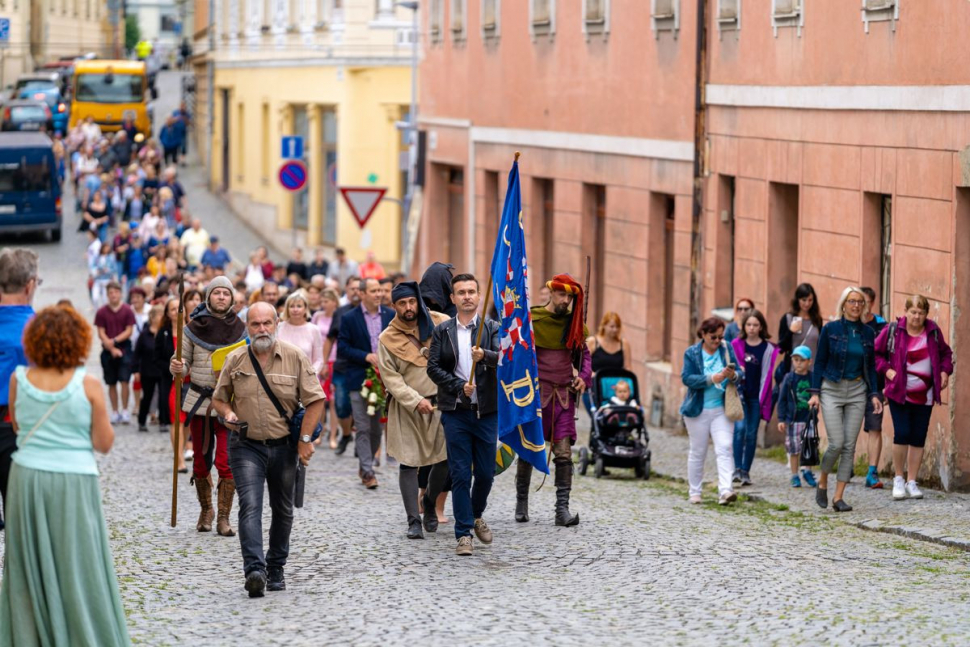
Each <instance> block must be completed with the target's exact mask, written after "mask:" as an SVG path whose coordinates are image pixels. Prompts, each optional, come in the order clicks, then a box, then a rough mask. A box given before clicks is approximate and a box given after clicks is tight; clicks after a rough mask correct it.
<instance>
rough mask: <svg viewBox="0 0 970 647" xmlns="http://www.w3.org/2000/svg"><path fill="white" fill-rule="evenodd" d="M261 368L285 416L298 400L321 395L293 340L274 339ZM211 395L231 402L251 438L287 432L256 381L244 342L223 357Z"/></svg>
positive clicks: (280, 435) (306, 401) (309, 400)
mask: <svg viewBox="0 0 970 647" xmlns="http://www.w3.org/2000/svg"><path fill="white" fill-rule="evenodd" d="M262 369H263V375H265V376H266V381H267V382H268V383H269V387H270V388H271V389H273V393H274V395H276V399H277V400H279V401H280V404H281V405H283V408H284V409H286V414H287V415H288V416H289V415H292V414H293V412H294V411H295V410H296V409H297V406H298V405H299V404H300V403H302V404H303V406H304V407H308V406H310V405H311V404H313V403H314V402H316V401H317V400H322V399H323V398H324V395H323V389H322V388H321V387H320V381H319V380H318V379H317V376H316V373H315V372H314V371H313V366H311V365H310V360H309V359H307V357H306V355H304V354H303V351H301V350H300V349H299V348H297V347H296V346H294V345H293V344H290V343H287V342H285V341H279V340H277V342H276V346H275V347H274V348H273V359H272V362H270V364H269V365H268V366H262ZM213 397H214V398H215V399H216V400H222V401H223V402H229V403H231V404H232V410H233V411H235V412H236V416H237V417H238V418H239V420H240V421H244V422H248V423H249V434H248V435H249V438H252V439H253V440H268V439H271V438H283V437H285V436H287V435H289V433H290V430H289V429H288V428H287V425H286V421H285V420H283V418H282V417H281V416H280V414H279V412H277V410H276V407H274V406H273V401H272V400H270V399H269V396H268V395H266V391H265V390H263V386H262V385H261V384H260V383H259V378H258V377H257V376H256V370H255V369H254V368H253V364H252V362H251V361H250V359H249V347H248V346H247V347H246V348H239V349H237V350H234V351H233V352H232V353H230V354H229V357H227V358H226V363H225V365H224V366H223V367H222V373H221V375H220V376H219V383H218V384H217V385H216V390H215V393H214V395H213Z"/></svg>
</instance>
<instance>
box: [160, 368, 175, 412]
mask: <svg viewBox="0 0 970 647" xmlns="http://www.w3.org/2000/svg"><path fill="white" fill-rule="evenodd" d="M158 388H159V389H161V390H160V391H159V392H158V423H159V424H162V425H170V424H172V409H171V405H169V403H168V396H169V394H170V393H171V392H172V374H171V373H169V372H168V370H167V369H166V370H165V371H163V372H162V377H161V378H160V379H159V382H158Z"/></svg>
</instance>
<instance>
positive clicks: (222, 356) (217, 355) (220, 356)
mask: <svg viewBox="0 0 970 647" xmlns="http://www.w3.org/2000/svg"><path fill="white" fill-rule="evenodd" d="M245 345H246V340H245V339H244V340H242V341H240V342H236V343H235V344H233V345H232V346H224V347H223V348H220V349H219V350H216V351H212V370H213V371H221V370H222V367H223V365H224V364H225V363H226V358H227V357H229V353H231V352H232V351H234V350H236V349H237V348H243V347H244V346H245Z"/></svg>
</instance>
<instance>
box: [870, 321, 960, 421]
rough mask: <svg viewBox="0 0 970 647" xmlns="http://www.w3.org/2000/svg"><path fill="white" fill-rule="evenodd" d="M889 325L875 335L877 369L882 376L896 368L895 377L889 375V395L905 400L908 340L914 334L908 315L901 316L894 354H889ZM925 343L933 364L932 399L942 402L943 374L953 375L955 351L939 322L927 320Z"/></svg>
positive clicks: (887, 383) (887, 382)
mask: <svg viewBox="0 0 970 647" xmlns="http://www.w3.org/2000/svg"><path fill="white" fill-rule="evenodd" d="M891 328H892V326H886V327H885V328H883V329H882V332H881V333H879V336H878V337H876V371H878V373H879V375H882V376H883V377H885V376H886V371H888V370H889V369H893V370H894V371H896V379H894V380H889V379H886V391H885V393H886V397H887V398H889V399H890V400H892V401H893V402H898V403H900V404H903V403H905V402H906V351H907V350H909V340H910V339H912V337H910V336H909V333H907V332H906V317H900V318H899V320H898V321H897V322H896V343H895V347H894V349H893V351H894V352H893V354H892V357H890V356H889V330H890V329H891ZM926 346H927V349H928V350H929V353H930V365H931V366H932V367H933V402H935V403H936V404H940V402H941V400H940V393H941V391H942V389H940V374H941V373H946V374H947V375H953V351H952V350H950V347H949V346H948V345H947V343H946V340H945V339H943V331H942V330H940V327H939V326H937V325H936V322H934V321H932V320H930V319H927V320H926Z"/></svg>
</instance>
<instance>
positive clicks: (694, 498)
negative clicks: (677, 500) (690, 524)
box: [688, 494, 701, 505]
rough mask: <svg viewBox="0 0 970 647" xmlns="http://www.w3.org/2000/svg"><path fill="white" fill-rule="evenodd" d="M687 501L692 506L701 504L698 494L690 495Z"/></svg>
mask: <svg viewBox="0 0 970 647" xmlns="http://www.w3.org/2000/svg"><path fill="white" fill-rule="evenodd" d="M688 501H690V502H691V503H692V504H694V505H697V504H699V503H701V495H700V494H691V495H690V498H689V499H688Z"/></svg>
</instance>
